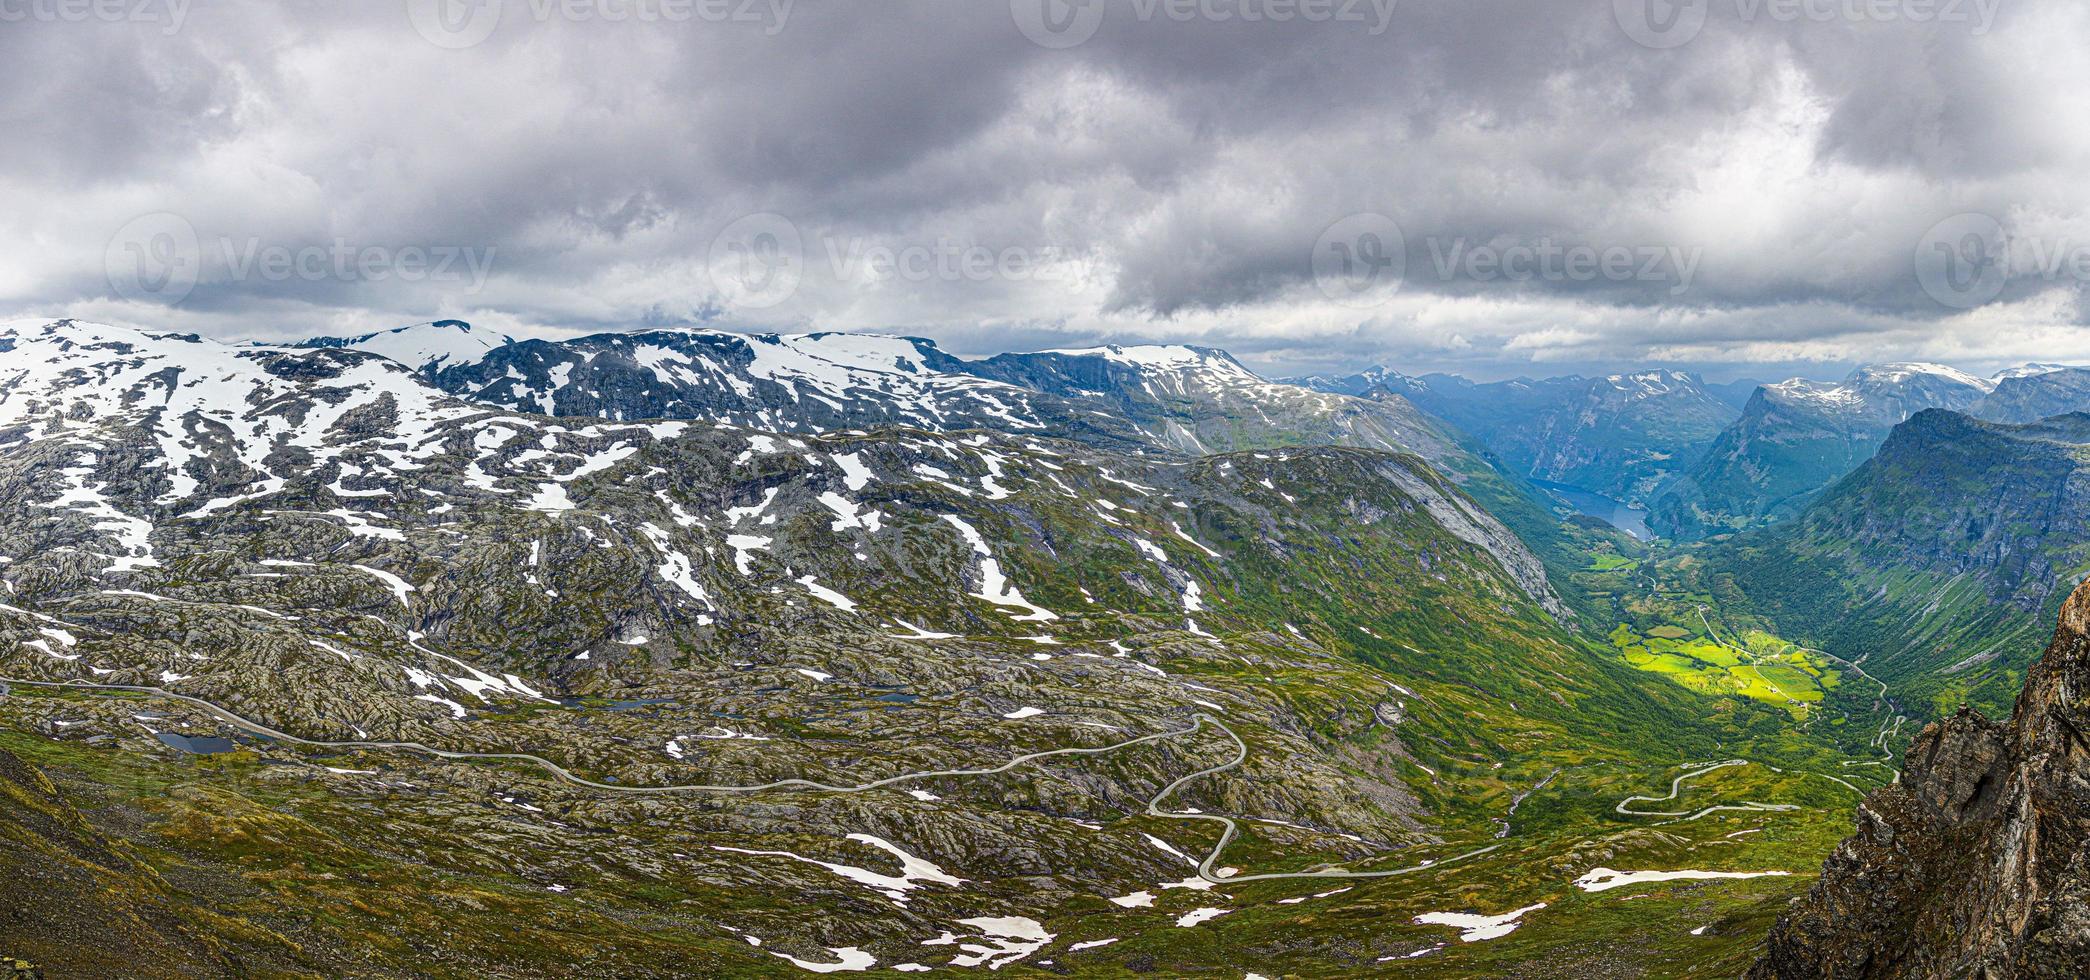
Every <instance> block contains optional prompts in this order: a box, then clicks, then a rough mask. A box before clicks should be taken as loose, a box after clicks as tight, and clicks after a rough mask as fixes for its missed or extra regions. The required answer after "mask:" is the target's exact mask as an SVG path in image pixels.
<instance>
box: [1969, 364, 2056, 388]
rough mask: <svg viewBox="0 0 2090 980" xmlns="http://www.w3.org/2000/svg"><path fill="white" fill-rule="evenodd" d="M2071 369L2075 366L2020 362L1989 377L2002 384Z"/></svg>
mask: <svg viewBox="0 0 2090 980" xmlns="http://www.w3.org/2000/svg"><path fill="white" fill-rule="evenodd" d="M2070 370H2074V367H2073V366H2072V365H2068V364H2040V363H2032V364H2020V365H2018V366H2017V367H2013V368H2004V369H2003V370H2001V371H1997V372H1996V373H1995V374H1994V375H1993V376H1991V377H1990V378H1989V380H1990V381H1994V382H1995V383H1997V384H2002V383H2003V382H2005V381H2009V380H2010V379H2012V378H2036V377H2040V376H2041V375H2047V374H2056V373H2058V372H2061V371H2070Z"/></svg>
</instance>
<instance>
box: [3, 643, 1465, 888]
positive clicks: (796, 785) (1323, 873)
mask: <svg viewBox="0 0 2090 980" xmlns="http://www.w3.org/2000/svg"><path fill="white" fill-rule="evenodd" d="M8 685H21V686H23V687H43V688H56V689H67V690H85V691H119V692H125V693H131V694H146V695H152V696H155V697H163V698H169V699H172V700H175V701H180V702H182V703H184V704H189V705H193V706H195V707H197V708H200V709H202V710H204V711H205V712H207V713H209V714H210V715H211V716H212V717H215V718H217V719H219V720H220V721H224V722H226V723H228V724H230V725H233V726H234V727H237V728H241V729H245V730H247V731H248V732H251V733H253V734H256V735H261V736H264V737H267V738H271V739H277V740H280V741H283V742H288V743H291V744H294V745H305V746H311V747H313V748H322V749H349V750H355V749H362V750H382V751H401V752H416V753H420V754H422V755H427V756H431V757H434V758H438V759H454V760H485V761H494V762H525V763H529V764H531V765H534V766H536V767H538V768H540V769H543V770H544V771H545V772H547V773H550V774H551V775H552V776H553V777H554V778H556V779H559V780H560V781H562V782H566V783H570V784H572V785H575V786H583V787H586V788H588V789H593V790H600V791H603V792H608V793H633V794H669V793H734V794H748V793H764V792H770V791H773V790H786V789H800V790H814V791H818V792H825V793H862V792H865V791H868V790H874V789H878V788H881V787H885V786H892V785H895V784H898V783H907V782H913V781H916V780H922V779H936V778H943V777H966V776H991V775H995V774H998V773H1004V772H1008V771H1010V770H1012V769H1015V768H1017V767H1019V766H1022V765H1025V764H1027V763H1031V762H1035V761H1037V760H1039V759H1046V758H1051V757H1054V756H1086V755H1104V754H1107V753H1111V752H1116V751H1118V750H1119V749H1127V748H1131V747H1133V746H1135V745H1144V744H1146V743H1149V742H1158V741H1162V740H1165V739H1172V738H1181V737H1188V736H1192V735H1195V734H1197V733H1198V732H1199V731H1201V730H1202V729H1203V728H1204V727H1205V726H1206V725H1211V726H1212V727H1214V728H1217V729H1218V730H1219V731H1220V732H1222V733H1224V734H1225V735H1226V737H1227V738H1229V739H1232V740H1233V743H1234V748H1235V753H1234V757H1233V758H1231V759H1229V760H1227V761H1225V762H1222V763H1219V764H1218V765H1214V766H1207V767H1206V768H1203V769H1200V770H1198V771H1196V772H1193V773H1190V774H1188V775H1185V776H1182V777H1179V778H1177V779H1176V780H1175V781H1174V782H1171V783H1169V784H1168V785H1167V786H1164V787H1162V788H1161V791H1160V792H1159V793H1156V794H1154V798H1153V799H1152V800H1150V801H1148V803H1147V809H1146V812H1147V814H1148V815H1150V816H1155V817H1162V818H1166V819H1171V820H1208V821H1212V822H1215V823H1218V824H1220V825H1221V826H1222V827H1223V828H1224V829H1223V831H1222V832H1221V834H1220V837H1219V842H1218V843H1217V844H1215V845H1213V847H1212V850H1211V852H1210V853H1209V854H1207V855H1205V859H1204V861H1203V862H1202V863H1200V864H1199V865H1198V869H1197V873H1198V877H1200V878H1203V879H1204V880H1206V881H1209V882H1212V883H1214V884H1220V883H1225V884H1237V883H1240V882H1244V881H1275V880H1279V879H1287V878H1387V877H1392V876H1394V875H1403V874H1409V873H1411V872H1415V871H1421V870H1424V869H1426V868H1433V867H1438V866H1440V865H1444V864H1449V863H1451V862H1453V861H1458V860H1462V859H1465V858H1469V857H1474V856H1477V855H1480V854H1485V853H1487V852H1489V851H1492V850H1495V849H1496V848H1497V847H1501V846H1502V845H1500V844H1496V845H1492V846H1489V847H1483V848H1480V849H1478V850H1474V851H1468V852H1466V853H1464V854H1459V855H1455V856H1453V857H1449V858H1445V859H1444V860H1442V861H1426V862H1423V863H1421V864H1417V865H1413V866H1410V867H1405V868H1393V869H1388V870H1384V871H1348V870H1343V869H1336V868H1327V869H1319V870H1314V871H1293V872H1276V873H1269V874H1256V875H1235V876H1232V877H1221V876H1219V875H1217V874H1215V873H1214V872H1213V866H1214V865H1216V864H1218V863H1219V858H1220V855H1221V854H1223V853H1224V852H1225V851H1226V848H1227V845H1228V844H1231V843H1232V842H1233V839H1234V837H1235V836H1237V835H1238V833H1239V829H1240V828H1239V825H1238V823H1237V822H1236V821H1235V820H1234V819H1233V818H1231V817H1222V816H1216V815H1213V814H1208V813H1180V812H1173V811H1169V810H1164V809H1162V808H1161V801H1162V800H1164V799H1166V798H1168V797H1169V796H1170V795H1171V794H1173V793H1175V792H1176V791H1177V790H1179V789H1181V788H1182V787H1183V786H1184V785H1186V784H1188V783H1190V782H1192V781H1194V780H1197V779H1201V778H1203V777H1206V776H1211V775H1215V774H1218V773H1222V772H1226V771H1228V770H1230V769H1234V768H1236V767H1238V766H1240V765H1241V764H1242V763H1243V762H1245V761H1247V759H1248V743H1246V742H1244V741H1242V740H1241V736H1239V735H1236V734H1235V733H1234V730H1233V729H1231V728H1228V727H1227V726H1226V723H1225V722H1223V721H1220V720H1219V719H1218V718H1215V717H1213V716H1212V715H1209V714H1206V713H1204V712H1198V713H1197V714H1195V715H1192V716H1191V721H1190V725H1189V727H1186V728H1178V729H1175V730H1173V731H1166V732H1155V733H1153V734H1151V735H1141V736H1139V737H1137V738H1128V739H1125V740H1124V741H1121V742H1114V743H1111V744H1110V745H1103V746H1097V747H1094V748H1067V749H1046V750H1044V751H1040V752H1027V753H1024V754H1023V755H1019V756H1016V757H1015V758H1013V759H1010V760H1009V761H1007V762H1004V763H1002V764H1001V765H998V766H992V767H988V768H980V769H931V770H925V771H922V772H910V773H902V774H900V775H897V776H887V777H886V778H884V779H876V780H872V781H871V782H868V783H860V784H857V785H852V786H837V785H833V784H830V783H823V782H819V781H817V780H811V779H779V780H777V781H775V782H769V783H760V784H756V785H749V786H732V785H720V784H712V783H687V784H678V785H672V786H624V785H618V784H615V783H603V782H597V781H595V780H592V779H588V778H586V777H584V776H579V775H575V774H574V773H573V771H572V770H569V769H567V768H566V767H564V766H561V765H559V764H558V763H556V762H553V761H551V760H550V759H546V758H544V757H542V756H538V755H533V754H530V753H528V752H457V751H452V750H449V749H438V748H435V747H433V746H430V745H426V744H423V743H421V742H394V741H329V740H325V739H312V738H305V737H303V736H299V735H292V734H290V733H289V732H285V731H282V730H279V729H276V728H272V727H270V726H268V725H264V724H261V723H260V722H257V721H253V720H251V719H249V718H245V717H242V716H240V715H238V714H235V713H234V712H232V711H230V710H228V709H226V708H223V707H220V706H218V705H216V704H212V703H211V702H209V701H205V700H203V699H202V698H197V697H191V696H189V695H187V694H177V693H175V692H173V691H169V690H167V689H166V688H163V687H150V686H145V685H136V684H94V683H88V682H85V681H32V680H25V679H21V678H14V677H0V695H5V694H6V693H7V691H8Z"/></svg>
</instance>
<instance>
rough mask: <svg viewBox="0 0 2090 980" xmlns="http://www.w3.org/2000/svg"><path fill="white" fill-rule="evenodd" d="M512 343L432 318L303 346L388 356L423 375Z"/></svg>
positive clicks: (496, 335) (465, 325)
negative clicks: (426, 321) (338, 348)
mask: <svg viewBox="0 0 2090 980" xmlns="http://www.w3.org/2000/svg"><path fill="white" fill-rule="evenodd" d="M512 343H515V338H514V337H510V336H508V335H507V334H503V333H495V332H494V331H491V330H485V329H482V328H479V327H474V326H472V325H471V324H469V323H466V322H464V321H463V320H432V321H430V322H428V323H416V324H412V325H410V326H404V327H396V328H394V329H391V330H380V331H378V332H377V333H368V334H363V335H362V336H359V337H318V338H314V339H312V340H307V341H304V342H303V343H302V344H299V345H298V346H303V347H344V348H350V349H353V350H360V351H368V352H370V353H372V354H376V355H378V356H380V357H387V358H391V359H392V360H395V361H398V362H399V363H401V364H404V365H406V366H407V367H409V368H412V369H413V370H415V371H419V372H421V373H423V374H434V373H436V372H438V371H442V370H444V369H446V368H454V367H461V366H464V365H467V364H473V363H476V362H478V361H479V359H480V358H483V357H485V356H486V355H487V353H488V352H490V351H493V350H496V349H498V348H501V347H506V346H508V345H509V344H512Z"/></svg>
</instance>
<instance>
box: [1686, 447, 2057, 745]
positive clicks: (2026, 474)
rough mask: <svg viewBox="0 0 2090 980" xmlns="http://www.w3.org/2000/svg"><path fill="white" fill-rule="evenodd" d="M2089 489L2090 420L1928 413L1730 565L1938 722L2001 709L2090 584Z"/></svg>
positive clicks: (1800, 623) (1774, 605) (1750, 539)
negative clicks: (2078, 589) (2048, 631)
mask: <svg viewBox="0 0 2090 980" xmlns="http://www.w3.org/2000/svg"><path fill="white" fill-rule="evenodd" d="M2086 485H2090V415H2082V414H2075V415H2061V416H2056V417H2054V418H2050V419H2045V420H2043V421H2040V422H2035V423H2029V424H2025V425H2012V424H2006V423H1996V422H1985V421H1981V420H1979V419H1975V418H1972V417H1970V416H1967V415H1964V414H1959V413H1955V412H1948V411H1944V410H1939V409H1932V410H1928V411H1924V412H1921V413H1918V414H1917V415H1915V416H1914V417H1913V418H1910V419H1909V420H1908V421H1906V422H1903V423H1901V424H1900V425H1897V426H1895V427H1894V428H1893V429H1892V430H1891V433H1890V435H1889V436H1888V437H1887V438H1886V440H1885V441H1884V443H1883V444H1882V445H1881V447H1880V450H1879V452H1878V454H1877V455H1875V456H1874V457H1873V458H1871V459H1870V460H1867V461H1866V462H1864V463H1862V464H1861V465H1859V466H1858V468H1857V470H1856V471H1855V472H1853V473H1851V474H1850V475H1849V476H1848V477H1846V478H1844V479H1842V480H1841V481H1839V482H1837V483H1836V484H1835V485H1834V486H1832V487H1831V488H1830V489H1828V490H1826V491H1824V492H1823V493H1822V494H1821V495H1820V496H1819V497H1817V498H1816V499H1815V500H1814V501H1813V503H1812V504H1811V505H1810V506H1808V507H1807V508H1806V509H1805V511H1804V512H1802V513H1801V514H1799V515H1798V516H1797V517H1796V518H1795V519H1794V520H1793V521H1791V522H1790V523H1789V524H1788V525H1785V526H1782V527H1778V528H1774V529H1771V530H1770V531H1769V532H1767V533H1759V534H1756V535H1753V536H1745V537H1741V538H1737V539H1736V541H1735V542H1734V543H1733V545H1732V546H1731V551H1732V552H1733V554H1732V555H1731V556H1729V557H1726V558H1723V559H1722V560H1721V564H1722V566H1723V567H1729V568H1732V569H1733V570H1734V571H1735V572H1736V575H1737V579H1738V582H1739V584H1740V585H1741V586H1742V588H1743V590H1744V591H1745V592H1746V593H1747V594H1748V595H1749V596H1750V598H1751V600H1752V601H1753V602H1754V603H1755V604H1757V605H1758V606H1759V607H1760V608H1761V609H1762V610H1763V611H1764V612H1765V613H1766V614H1767V615H1769V616H1771V617H1772V619H1773V620H1775V621H1776V622H1778V623H1779V624H1780V625H1781V627H1783V628H1785V629H1787V630H1789V631H1790V632H1792V633H1794V634H1796V635H1805V636H1808V637H1810V638H1811V639H1812V640H1813V641H1815V642H1817V643H1819V644H1825V645H1830V646H1833V647H1835V648H1837V649H1846V650H1862V651H1866V653H1867V655H1868V657H1869V658H1870V659H1868V661H1867V669H1869V670H1870V671H1872V672H1873V673H1874V674H1876V675H1878V676H1880V677H1881V678H1882V679H1885V680H1887V681H1889V682H1891V683H1895V684H1896V685H1897V686H1898V687H1902V688H1904V689H1905V690H1910V691H1912V692H1914V693H1918V694H1922V695H1924V696H1927V697H1929V698H1931V699H1932V700H1933V701H1934V704H1933V705H1932V708H1933V710H1934V711H1936V712H1937V713H1941V714H1942V713H1945V712H1949V711H1950V710H1951V709H1952V707H1953V706H1955V705H1956V704H1958V703H1959V702H1960V701H1974V702H1976V703H1979V704H1983V705H1985V706H1986V707H1988V708H1990V709H1991V710H1993V709H1995V708H1997V707H2000V706H2002V705H2005V704H2007V703H2008V699H2009V698H2010V697H2011V696H2012V695H2013V694H2014V693H2015V692H2016V690H2017V688H2018V686H2019V684H2020V682H2021V681H2022V680H2023V670H2024V667H2025V658H2026V657H2028V656H2029V655H2030V654H2031V653H2033V652H2034V651H2035V650H2036V649H2037V642H2036V641H2037V638H2038V635H2039V634H2040V633H2041V632H2042V631H2043V630H2044V628H2045V625H2046V624H2047V623H2048V622H2051V620H2052V618H2053V616H2054V613H2055V607H2056V604H2057V603H2058V602H2059V601H2060V598H2061V597H2062V596H2064V595H2066V594H2067V593H2068V591H2069V590H2070V589H2071V588H2073V587H2074V586H2075V585H2076V583H2078V582H2080V581H2082V580H2083V578H2084V576H2085V574H2086V573H2090V534H2086V533H2085V531H2086V529H2090V494H2086V493H2085V492H2084V491H2083V488H2084V487H2085V486H2086Z"/></svg>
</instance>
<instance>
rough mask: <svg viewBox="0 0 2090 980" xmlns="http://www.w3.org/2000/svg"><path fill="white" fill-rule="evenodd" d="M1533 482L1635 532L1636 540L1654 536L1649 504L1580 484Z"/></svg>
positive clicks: (1580, 510) (1572, 504) (1577, 507)
mask: <svg viewBox="0 0 2090 980" xmlns="http://www.w3.org/2000/svg"><path fill="white" fill-rule="evenodd" d="M1531 482H1533V483H1536V484H1538V485H1539V486H1540V487H1542V488H1544V489H1545V491H1546V492H1547V493H1550V494H1552V495H1554V496H1556V497H1559V498H1560V499H1561V500H1564V501H1566V502H1567V504H1568V506H1570V507H1573V508H1575V510H1576V512H1578V513H1581V514H1586V515H1588V516H1590V517H1594V518H1596V519H1597V520H1600V521H1604V522H1605V523H1608V524H1610V525H1611V526H1612V527H1615V528H1617V529H1619V530H1621V531H1624V532H1626V533H1627V534H1630V535H1632V536H1633V537H1634V538H1635V539H1636V540H1640V541H1652V540H1654V532H1653V531H1650V530H1648V527H1647V508H1645V507H1642V506H1640V505H1638V504H1629V503H1626V502H1625V501H1622V500H1613V499H1611V498H1610V497H1606V496H1604V495H1603V494H1601V493H1595V492H1592V491H1589V490H1584V489H1582V488H1581V487H1571V486H1568V485H1567V484H1565V483H1549V482H1547V481H1545V480H1533V481H1531Z"/></svg>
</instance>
